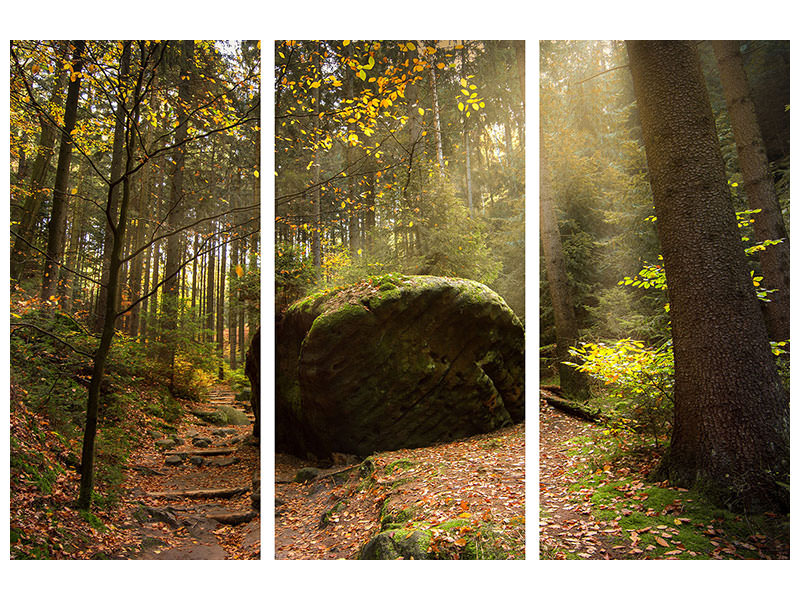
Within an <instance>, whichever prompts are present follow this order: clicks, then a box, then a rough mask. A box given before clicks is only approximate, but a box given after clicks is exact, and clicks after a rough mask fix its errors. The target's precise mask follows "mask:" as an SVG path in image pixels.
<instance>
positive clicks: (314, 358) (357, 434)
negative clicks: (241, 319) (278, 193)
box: [276, 275, 524, 456]
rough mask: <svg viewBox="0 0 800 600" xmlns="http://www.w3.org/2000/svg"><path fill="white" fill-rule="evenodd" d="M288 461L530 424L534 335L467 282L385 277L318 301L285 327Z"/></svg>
mask: <svg viewBox="0 0 800 600" xmlns="http://www.w3.org/2000/svg"><path fill="white" fill-rule="evenodd" d="M276 333H277V340H278V343H277V352H276V360H277V374H276V377H277V382H276V392H277V394H276V442H277V446H278V451H284V452H290V453H294V454H298V455H304V454H306V453H312V454H315V455H317V456H329V455H330V454H331V453H332V452H340V453H348V454H355V455H359V456H366V455H368V454H370V453H371V452H374V451H378V450H390V449H397V448H412V447H420V446H425V445H429V444H431V443H435V442H439V441H447V440H453V439H457V438H462V437H467V436H470V435H474V434H477V433H485V432H489V431H493V430H496V429H499V428H500V427H504V426H506V425H510V424H512V423H518V422H521V421H522V420H523V419H524V389H523V388H524V332H523V327H522V324H521V323H520V321H519V319H518V318H517V317H516V316H515V315H514V313H513V312H512V311H511V309H510V308H509V307H508V305H507V304H506V303H505V302H504V301H503V299H502V298H500V296H498V295H497V294H496V293H494V292H493V291H491V290H490V289H489V288H487V287H486V286H484V285H481V284H479V283H476V282H474V281H469V280H464V279H452V278H446V277H429V276H404V275H387V276H382V277H376V278H373V279H370V280H366V281H362V282H360V283H358V284H355V285H352V286H349V287H345V288H341V289H338V290H334V291H331V292H327V293H324V294H317V295H314V296H310V297H308V298H306V299H304V300H301V301H300V302H297V303H295V304H294V305H292V306H291V307H290V308H289V309H288V310H287V312H286V314H285V315H284V316H283V318H282V320H281V321H280V322H279V323H278V325H277V332H276Z"/></svg>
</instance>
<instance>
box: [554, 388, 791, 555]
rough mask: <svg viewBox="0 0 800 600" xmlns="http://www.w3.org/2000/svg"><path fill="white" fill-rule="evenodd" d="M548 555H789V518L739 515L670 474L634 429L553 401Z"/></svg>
mask: <svg viewBox="0 0 800 600" xmlns="http://www.w3.org/2000/svg"><path fill="white" fill-rule="evenodd" d="M539 456H540V471H539V477H540V479H539V487H540V491H539V501H540V523H539V535H540V556H541V558H543V559H744V558H747V559H788V558H789V526H788V518H787V517H781V516H779V515H773V514H770V513H767V514H764V515H739V514H734V513H731V512H728V511H726V510H723V509H719V508H715V507H713V506H711V505H709V504H708V503H707V502H705V500H704V499H703V498H702V497H701V496H699V495H697V494H695V493H694V492H691V491H689V490H686V489H683V488H675V487H671V486H669V484H668V482H666V481H662V482H657V481H651V480H650V475H651V473H652V472H653V470H654V468H655V467H656V465H657V463H658V460H659V459H660V454H659V452H657V451H656V449H654V448H652V447H651V446H647V445H646V444H645V443H643V441H642V440H641V439H640V437H639V436H637V435H636V434H634V433H621V432H617V433H615V434H611V433H609V432H608V431H606V430H605V429H604V428H603V427H602V426H600V425H595V424H593V423H588V422H586V421H582V420H579V419H576V418H574V417H571V416H569V415H566V414H564V413H562V412H560V411H558V410H556V409H554V408H553V407H552V406H549V405H548V404H546V403H541V404H540V413H539Z"/></svg>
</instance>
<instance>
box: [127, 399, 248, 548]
mask: <svg viewBox="0 0 800 600" xmlns="http://www.w3.org/2000/svg"><path fill="white" fill-rule="evenodd" d="M234 404H235V402H234V393H233V391H232V390H231V389H230V388H229V387H227V386H223V385H218V386H215V387H213V388H212V389H211V390H210V392H209V394H208V397H207V398H206V399H205V400H204V401H203V402H202V403H198V404H196V405H194V406H189V407H187V408H188V411H187V413H186V417H185V418H184V419H183V421H182V422H181V424H180V425H179V427H178V431H177V434H176V435H175V436H172V438H171V439H172V441H173V442H174V441H177V442H180V443H177V444H175V445H174V446H173V445H172V444H171V443H169V442H167V443H166V444H159V441H158V440H157V441H156V442H155V445H154V446H153V447H147V448H141V449H140V450H139V451H138V452H136V453H135V454H134V455H133V456H132V457H131V461H130V462H131V465H132V466H131V469H130V471H129V477H128V478H127V480H126V482H125V484H124V487H125V488H126V492H127V493H126V503H127V505H128V511H127V513H128V519H127V520H126V521H125V523H124V526H126V527H130V528H132V529H133V530H134V532H135V538H137V539H138V544H137V547H136V549H135V550H134V551H133V552H131V553H130V554H129V556H128V558H132V559H137V560H147V559H160V560H191V559H257V558H259V557H260V545H261V541H260V540H261V538H260V525H261V519H260V516H259V512H258V509H259V503H260V498H259V493H260V490H259V488H260V486H259V484H258V477H259V472H260V467H259V447H258V444H257V442H256V441H255V439H254V438H253V437H252V435H251V431H252V424H251V423H249V422H248V423H242V424H239V425H232V424H228V425H214V424H209V423H208V422H207V421H206V420H204V419H203V418H201V417H200V416H198V414H203V413H205V414H209V413H213V412H214V411H215V410H216V409H217V408H219V407H220V406H234ZM237 408H238V409H239V410H240V411H242V412H244V411H247V412H248V413H249V412H250V409H249V403H242V404H241V405H240V406H238V407H237ZM250 416H252V414H251V415H250ZM167 439H169V438H167ZM159 446H162V447H159ZM170 463H173V464H170ZM254 494H255V498H254Z"/></svg>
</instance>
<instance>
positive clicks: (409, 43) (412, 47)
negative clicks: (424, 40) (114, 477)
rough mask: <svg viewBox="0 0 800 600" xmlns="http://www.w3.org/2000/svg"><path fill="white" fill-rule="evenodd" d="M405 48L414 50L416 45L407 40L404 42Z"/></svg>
mask: <svg viewBox="0 0 800 600" xmlns="http://www.w3.org/2000/svg"><path fill="white" fill-rule="evenodd" d="M406 48H408V49H409V50H416V49H417V47H416V46H415V45H414V44H413V43H411V42H408V43H407V44H406Z"/></svg>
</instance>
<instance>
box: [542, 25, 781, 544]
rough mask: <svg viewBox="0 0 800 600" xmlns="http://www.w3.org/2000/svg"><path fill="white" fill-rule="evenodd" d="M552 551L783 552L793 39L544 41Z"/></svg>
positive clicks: (546, 458)
mask: <svg viewBox="0 0 800 600" xmlns="http://www.w3.org/2000/svg"><path fill="white" fill-rule="evenodd" d="M539 86H540V87H539V91H540V102H541V104H540V106H541V113H540V115H541V119H540V138H539V139H540V156H539V161H540V162H539V169H540V189H539V195H540V239H541V249H542V253H541V261H540V281H541V289H540V297H539V300H540V304H539V306H540V313H539V319H540V325H541V329H540V365H541V371H540V373H541V381H540V402H539V419H540V461H541V462H540V548H539V552H540V557H541V558H543V559H577V560H581V559H638V560H642V559H788V558H789V515H788V513H789V355H790V353H789V341H790V340H789V233H788V232H789V215H790V212H789V42H786V41H747V40H745V41H724V40H715V41H713V42H712V41H699V42H698V41H627V42H622V41H543V42H541V44H540V75H539Z"/></svg>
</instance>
